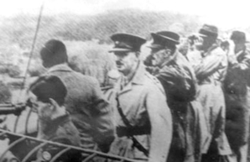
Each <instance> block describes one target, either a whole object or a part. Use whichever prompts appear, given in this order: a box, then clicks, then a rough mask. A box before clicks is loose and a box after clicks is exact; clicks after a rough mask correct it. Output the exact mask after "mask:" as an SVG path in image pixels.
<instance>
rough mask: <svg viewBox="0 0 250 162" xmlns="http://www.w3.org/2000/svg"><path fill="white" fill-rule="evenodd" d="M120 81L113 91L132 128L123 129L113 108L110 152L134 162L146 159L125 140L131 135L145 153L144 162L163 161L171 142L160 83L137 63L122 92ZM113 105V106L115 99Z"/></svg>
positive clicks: (163, 94) (168, 114) (170, 127)
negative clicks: (112, 138) (136, 67)
mask: <svg viewBox="0 0 250 162" xmlns="http://www.w3.org/2000/svg"><path fill="white" fill-rule="evenodd" d="M122 80H123V79H122V78H120V79H119V81H118V83H117V85H116V86H115V89H114V91H115V93H116V94H117V95H118V100H119V102H120V106H121V108H122V111H123V113H124V114H125V116H126V118H127V119H128V121H129V122H130V124H131V125H132V127H133V128H132V129H130V130H128V129H127V128H128V127H127V125H126V124H125V123H124V121H123V119H122V118H121V115H120V114H119V112H118V110H117V108H114V114H115V116H114V117H115V122H116V123H115V124H116V127H117V136H118V137H117V138H116V140H115V142H114V143H113V145H112V148H111V153H113V154H117V155H120V156H126V157H129V158H133V159H138V160H142V159H145V158H146V156H145V155H144V154H143V153H142V152H141V151H139V150H138V149H137V148H136V147H133V142H132V140H131V139H130V138H129V137H128V135H133V136H134V137H135V138H136V139H137V140H138V141H139V142H140V143H141V144H142V145H143V146H144V147H145V148H147V149H148V150H149V157H148V161H150V162H156V161H157V162H165V161H166V159H167V156H168V152H169V147H170V143H171V140H172V117H171V113H170V110H169V108H168V106H167V104H166V96H165V93H164V90H163V88H162V86H161V84H160V83H159V81H158V80H157V79H156V78H154V77H153V76H152V75H150V74H149V73H148V72H146V70H145V67H144V66H143V64H141V63H140V64H139V67H138V69H137V71H136V73H135V75H134V77H133V78H132V80H131V81H130V82H129V83H128V84H127V85H126V86H125V87H123V89H121V86H122V85H123V83H122ZM113 97H115V96H113ZM113 102H114V105H117V103H116V101H115V100H113ZM122 130H123V131H122Z"/></svg>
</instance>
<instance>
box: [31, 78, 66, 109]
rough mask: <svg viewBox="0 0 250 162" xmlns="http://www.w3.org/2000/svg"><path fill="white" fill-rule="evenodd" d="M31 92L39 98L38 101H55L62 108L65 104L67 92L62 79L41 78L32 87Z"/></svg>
mask: <svg viewBox="0 0 250 162" xmlns="http://www.w3.org/2000/svg"><path fill="white" fill-rule="evenodd" d="M30 90H31V92H32V93H33V94H34V95H36V96H37V99H38V101H42V102H45V103H50V101H49V99H50V98H52V99H54V100H55V101H56V102H57V103H58V104H59V105H60V106H61V105H62V104H63V103H64V99H65V97H66V94H67V90H66V87H65V85H64V84H63V82H62V81H61V79H59V78H58V77H57V76H44V77H41V78H39V79H38V80H37V81H36V82H34V83H33V84H32V85H31V87H30Z"/></svg>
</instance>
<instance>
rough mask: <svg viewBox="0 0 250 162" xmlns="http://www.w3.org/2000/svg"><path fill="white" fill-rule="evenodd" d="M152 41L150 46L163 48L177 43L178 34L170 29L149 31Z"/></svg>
mask: <svg viewBox="0 0 250 162" xmlns="http://www.w3.org/2000/svg"><path fill="white" fill-rule="evenodd" d="M151 35H152V38H153V43H152V44H151V45H150V46H149V47H150V48H163V47H165V46H175V45H177V44H179V40H180V36H179V35H178V34H177V33H174V32H171V31H160V32H156V33H151Z"/></svg>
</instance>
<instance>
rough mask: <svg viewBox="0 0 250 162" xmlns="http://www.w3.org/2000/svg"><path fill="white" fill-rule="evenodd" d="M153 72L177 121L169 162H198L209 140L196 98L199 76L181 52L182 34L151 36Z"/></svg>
mask: <svg viewBox="0 0 250 162" xmlns="http://www.w3.org/2000/svg"><path fill="white" fill-rule="evenodd" d="M151 35H152V38H153V43H152V44H151V45H150V48H151V57H152V60H151V62H152V65H153V66H154V67H155V68H156V69H158V70H153V73H154V75H155V76H156V77H157V78H158V79H159V80H160V82H161V84H162V85H163V87H164V89H165V92H166V94H167V103H168V105H169V107H170V109H171V112H172V116H173V122H174V135H173V141H172V145H171V149H170V156H169V158H168V161H173V162H183V161H190V162H191V161H199V160H200V158H201V153H202V146H203V144H204V142H205V140H206V126H205V121H204V117H203V113H202V112H201V105H200V104H199V102H197V101H196V100H195V99H196V98H195V97H196V86H197V85H196V77H195V74H194V71H193V68H192V67H191V65H190V63H189V62H188V61H187V60H186V58H185V57H184V56H183V55H182V54H181V53H179V52H178V49H177V44H179V39H180V37H179V35H178V34H176V33H174V32H171V31H160V32H156V33H152V34H151Z"/></svg>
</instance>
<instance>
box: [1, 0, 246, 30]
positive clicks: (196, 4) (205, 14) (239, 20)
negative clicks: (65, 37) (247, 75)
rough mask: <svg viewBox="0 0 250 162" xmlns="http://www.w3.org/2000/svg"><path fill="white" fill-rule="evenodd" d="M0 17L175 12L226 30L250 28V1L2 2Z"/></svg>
mask: <svg viewBox="0 0 250 162" xmlns="http://www.w3.org/2000/svg"><path fill="white" fill-rule="evenodd" d="M1 1H2V2H1V5H0V17H9V16H14V15H16V14H19V13H28V14H38V13H39V9H40V7H41V5H42V4H43V3H44V10H43V14H58V13H65V12H66V13H67V12H70V13H75V14H82V15H93V14H99V13H102V12H105V11H107V10H114V9H127V8H136V9H140V10H146V11H155V12H159V11H173V12H177V13H183V14H191V15H199V16H200V17H201V21H202V22H204V23H208V24H213V25H217V26H218V27H219V28H221V29H222V30H227V29H232V28H238V29H240V28H246V27H250V1H249V0H1Z"/></svg>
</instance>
